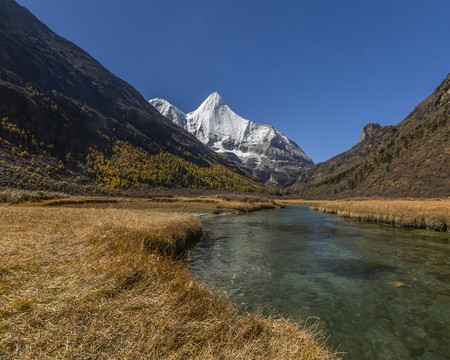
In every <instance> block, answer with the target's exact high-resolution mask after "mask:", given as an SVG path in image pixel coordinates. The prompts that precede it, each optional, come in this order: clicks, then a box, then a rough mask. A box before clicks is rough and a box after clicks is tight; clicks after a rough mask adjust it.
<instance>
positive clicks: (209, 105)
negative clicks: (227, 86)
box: [197, 91, 227, 110]
mask: <svg viewBox="0 0 450 360" xmlns="http://www.w3.org/2000/svg"><path fill="white" fill-rule="evenodd" d="M224 105H225V106H226V105H227V104H225V101H223V99H222V97H221V96H220V95H219V93H218V92H217V91H215V92H213V93H212V94H211V95H209V96H208V97H207V98H206V100H205V101H203V103H202V104H201V105H200V106H199V108H198V109H197V110H210V109H216V108H219V107H221V106H224Z"/></svg>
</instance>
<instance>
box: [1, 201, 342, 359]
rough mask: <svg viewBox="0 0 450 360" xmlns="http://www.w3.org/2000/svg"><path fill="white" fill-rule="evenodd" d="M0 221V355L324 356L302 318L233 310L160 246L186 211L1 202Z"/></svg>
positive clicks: (185, 228)
mask: <svg viewBox="0 0 450 360" xmlns="http://www.w3.org/2000/svg"><path fill="white" fill-rule="evenodd" d="M115 205H116V206H117V205H120V204H115ZM96 206H97V205H96ZM102 206H106V204H103V205H102ZM110 206H112V205H110ZM0 224H1V226H0V252H1V253H2V262H1V264H0V279H1V281H0V358H1V359H169V360H175V359H180V360H181V359H335V358H336V355H334V354H332V353H331V352H329V351H328V350H327V349H326V348H325V346H324V345H323V340H322V339H321V338H320V337H319V336H317V335H314V331H313V330H314V329H312V330H311V329H309V328H308V329H305V328H303V327H302V326H301V325H299V324H297V323H295V322H293V321H289V320H285V319H273V318H269V319H268V318H263V317H260V316H254V315H249V314H238V311H237V308H236V307H235V306H233V305H230V304H229V303H228V302H227V299H226V298H225V297H224V296H223V295H221V294H218V293H215V292H213V291H212V290H211V289H210V288H209V287H207V286H204V285H201V284H199V283H198V282H197V281H195V280H194V279H193V277H192V276H191V275H190V274H189V273H188V271H186V269H185V268H184V267H183V265H182V264H181V263H180V262H177V261H175V260H174V259H173V257H171V256H169V255H168V254H173V253H175V252H176V251H177V250H179V249H180V248H181V247H183V244H184V243H185V242H186V241H189V239H190V238H192V237H195V236H198V234H199V232H200V225H199V223H198V221H197V220H195V219H193V218H192V217H186V216H176V215H170V214H155V213H152V212H149V211H142V209H126V208H123V209H114V208H101V207H98V206H97V207H90V208H81V207H31V206H2V207H0Z"/></svg>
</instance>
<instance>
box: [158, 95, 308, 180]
mask: <svg viewBox="0 0 450 360" xmlns="http://www.w3.org/2000/svg"><path fill="white" fill-rule="evenodd" d="M150 103H151V104H152V105H153V106H154V107H156V109H158V110H159V112H160V113H161V114H163V115H164V116H165V117H167V118H168V119H170V120H172V121H173V122H175V123H176V124H178V125H179V126H182V127H183V128H184V129H185V130H187V131H189V132H190V133H192V134H194V135H195V136H196V137H197V138H198V139H199V140H200V141H201V142H203V143H204V144H206V145H208V146H210V147H211V148H213V149H214V150H216V151H218V152H220V153H222V154H223V155H225V156H227V157H228V158H229V159H230V160H232V161H234V162H236V163H237V164H238V165H239V166H241V167H243V168H244V169H246V170H248V171H250V172H252V173H253V174H254V175H255V176H258V177H260V178H261V179H262V180H263V181H265V182H270V183H272V184H274V185H286V184H289V183H292V182H294V181H296V179H297V177H298V175H299V174H300V173H301V172H303V171H304V170H305V169H307V168H309V167H311V166H312V165H313V162H312V160H311V159H310V158H309V157H308V156H307V155H306V154H305V153H304V152H303V151H302V150H301V149H300V147H299V146H298V145H297V144H295V143H294V142H293V141H292V140H290V139H288V138H287V137H286V135H284V134H282V133H280V132H279V131H277V130H276V129H274V128H273V127H272V126H270V125H261V124H258V123H255V122H253V121H250V120H247V119H244V118H242V117H240V116H239V115H237V114H236V113H235V112H234V111H233V110H231V108H230V107H229V106H228V105H227V104H226V103H225V101H224V100H223V99H222V97H221V96H220V95H219V94H218V93H217V92H214V93H212V94H211V95H210V96H208V98H207V99H206V100H205V101H203V103H202V104H201V105H200V106H199V107H198V109H197V110H195V111H192V112H190V113H188V114H184V113H183V112H182V111H180V110H179V109H177V108H176V107H175V106H173V105H172V104H170V103H168V102H167V101H165V100H162V99H152V100H150Z"/></svg>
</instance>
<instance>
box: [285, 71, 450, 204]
mask: <svg viewBox="0 0 450 360" xmlns="http://www.w3.org/2000/svg"><path fill="white" fill-rule="evenodd" d="M449 137H450V74H448V75H447V76H446V78H445V79H444V80H443V81H442V83H441V84H440V85H439V86H438V87H437V88H436V89H435V91H434V92H433V93H432V94H431V95H430V96H428V97H427V98H426V99H424V100H423V101H422V102H421V103H419V104H418V105H417V106H416V107H415V108H414V110H413V111H412V112H411V113H410V114H409V115H408V116H407V117H406V118H405V119H403V120H402V121H401V122H399V123H398V124H397V125H395V126H390V125H389V126H383V127H381V126H379V125H378V124H368V125H366V126H365V127H364V129H363V131H362V134H361V138H360V141H358V143H356V144H355V145H354V146H353V147H352V148H351V149H349V150H347V151H345V152H344V153H342V154H339V155H336V156H334V157H333V158H331V159H329V160H327V161H325V162H322V163H319V164H316V165H315V166H314V167H312V168H311V169H310V170H308V171H307V172H305V173H304V174H302V175H301V176H300V178H299V180H298V181H297V183H296V184H294V185H293V186H292V187H290V188H289V191H291V192H294V193H296V194H298V195H300V196H302V197H304V198H311V199H312V198H317V199H324V198H327V199H333V198H348V197H393V198H395V197H397V198H398V197H413V198H426V197H428V198H432V197H448V196H449V195H450V183H449V181H448V179H449V178H450V169H449V161H448V160H449V158H450V145H449V144H450V140H449Z"/></svg>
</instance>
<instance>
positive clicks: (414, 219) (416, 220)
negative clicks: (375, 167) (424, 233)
mask: <svg viewBox="0 0 450 360" xmlns="http://www.w3.org/2000/svg"><path fill="white" fill-rule="evenodd" d="M283 203H284V204H298V205H310V210H315V211H321V212H324V213H327V214H336V215H338V216H342V217H345V218H350V219H355V220H360V221H374V222H378V223H383V224H390V225H393V226H404V227H411V228H418V229H427V230H435V231H441V232H450V200H449V199H440V200H358V201H356V200H355V201H351V200H339V201H321V200H313V201H309V200H287V201H283Z"/></svg>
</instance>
